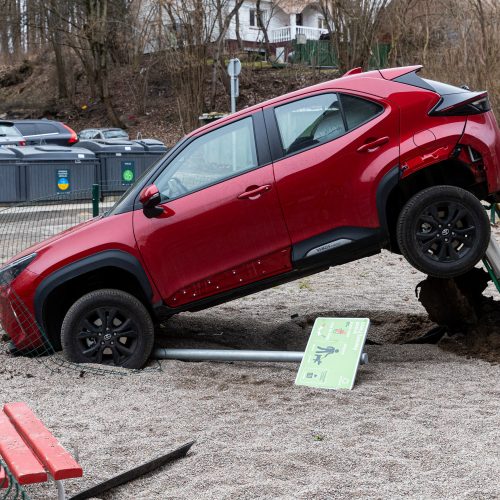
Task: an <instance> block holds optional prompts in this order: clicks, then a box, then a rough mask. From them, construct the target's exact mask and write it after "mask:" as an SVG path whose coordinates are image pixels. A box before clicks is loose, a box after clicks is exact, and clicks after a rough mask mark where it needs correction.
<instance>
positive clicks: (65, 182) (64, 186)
mask: <svg viewBox="0 0 500 500" xmlns="http://www.w3.org/2000/svg"><path fill="white" fill-rule="evenodd" d="M56 185H57V191H58V192H59V193H68V192H69V191H71V182H70V171H69V170H67V169H62V168H60V169H57V170H56Z"/></svg>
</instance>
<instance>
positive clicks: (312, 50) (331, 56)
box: [293, 40, 390, 69]
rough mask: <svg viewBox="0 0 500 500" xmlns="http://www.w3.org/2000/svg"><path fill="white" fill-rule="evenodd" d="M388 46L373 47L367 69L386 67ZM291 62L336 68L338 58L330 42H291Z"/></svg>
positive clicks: (384, 44)
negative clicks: (292, 52)
mask: <svg viewBox="0 0 500 500" xmlns="http://www.w3.org/2000/svg"><path fill="white" fill-rule="evenodd" d="M389 50H390V44H388V43H379V44H376V45H374V46H373V48H372V55H371V57H370V61H369V63H368V66H369V68H371V69H372V68H385V67H387V65H388V56H389ZM293 51H294V55H293V62H294V63H299V64H307V65H309V66H314V67H318V66H330V67H337V66H338V56H337V54H336V52H335V49H334V47H332V44H331V42H330V40H307V41H306V43H305V44H299V43H297V42H293Z"/></svg>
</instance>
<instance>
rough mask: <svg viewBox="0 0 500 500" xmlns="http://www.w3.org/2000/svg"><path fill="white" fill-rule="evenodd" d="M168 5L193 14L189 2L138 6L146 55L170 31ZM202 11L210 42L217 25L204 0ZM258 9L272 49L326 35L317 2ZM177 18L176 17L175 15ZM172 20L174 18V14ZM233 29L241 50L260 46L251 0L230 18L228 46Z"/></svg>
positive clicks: (161, 0)
mask: <svg viewBox="0 0 500 500" xmlns="http://www.w3.org/2000/svg"><path fill="white" fill-rule="evenodd" d="M168 4H170V6H171V7H172V8H171V12H179V13H181V12H182V15H183V16H185V14H186V12H188V13H189V12H194V10H192V8H190V5H189V0H188V2H186V3H185V2H184V1H183V0H146V1H145V2H144V3H141V7H140V9H139V10H140V12H141V15H140V18H141V19H142V22H143V23H144V24H146V25H149V26H150V29H148V30H147V31H148V33H149V35H150V36H149V37H148V42H147V44H146V52H152V51H155V50H157V49H158V48H160V47H159V46H158V36H157V34H158V33H163V34H166V33H168V32H169V31H171V30H172V29H173V28H172V15H171V14H170V15H169V14H168V10H167V9H168ZM206 5H207V8H206V12H204V14H203V16H204V20H205V23H206V24H207V25H208V26H212V28H211V29H210V32H211V35H210V36H209V38H210V39H212V40H214V39H215V38H216V37H217V32H218V23H217V22H216V20H215V17H213V14H214V13H213V12H211V6H212V4H210V3H209V0H206ZM233 8H234V0H229V1H228V2H227V3H226V4H225V6H224V12H225V13H226V14H227V13H229V12H231V11H232V9H233ZM260 10H261V11H262V20H263V23H264V26H265V27H266V29H267V33H268V37H269V42H270V43H271V44H273V46H274V47H279V46H283V45H286V44H287V43H288V42H290V41H292V40H295V39H298V40H302V41H305V40H318V39H319V37H320V36H321V35H322V34H324V33H327V32H328V30H327V25H326V20H325V18H324V16H323V15H322V13H321V9H320V7H319V4H318V2H317V1H308V0H303V1H297V0H274V1H272V0H268V1H264V0H263V1H261V5H260ZM179 15H180V14H179ZM174 17H175V15H174ZM184 22H185V21H184ZM237 26H238V27H239V29H238V31H239V38H240V40H241V41H242V44H243V48H244V49H245V50H258V49H259V48H260V47H261V46H262V42H263V41H264V36H263V32H262V29H261V28H260V27H259V23H258V18H257V7H256V1H255V0H245V1H244V2H243V4H242V6H241V7H240V8H239V10H238V13H237V16H233V18H232V20H231V23H230V25H229V28H228V30H227V32H226V35H225V38H226V40H227V41H229V42H230V43H236V41H237V40H238V36H237Z"/></svg>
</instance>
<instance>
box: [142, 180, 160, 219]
mask: <svg viewBox="0 0 500 500" xmlns="http://www.w3.org/2000/svg"><path fill="white" fill-rule="evenodd" d="M139 201H140V202H141V204H142V211H143V212H144V215H145V216H146V217H147V218H148V219H153V218H154V217H158V216H159V215H161V214H162V213H163V208H162V207H160V206H158V205H159V204H160V203H161V195H160V192H159V191H158V188H157V187H156V186H155V185H154V184H151V185H150V186H146V187H145V188H144V189H143V190H142V191H141V194H140V195H139Z"/></svg>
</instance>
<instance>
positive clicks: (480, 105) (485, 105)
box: [470, 96, 491, 113]
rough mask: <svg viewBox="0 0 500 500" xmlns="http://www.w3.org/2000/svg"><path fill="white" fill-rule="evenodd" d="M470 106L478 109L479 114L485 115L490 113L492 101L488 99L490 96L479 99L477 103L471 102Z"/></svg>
mask: <svg viewBox="0 0 500 500" xmlns="http://www.w3.org/2000/svg"><path fill="white" fill-rule="evenodd" d="M470 106H473V107H474V108H476V109H477V113H484V112H486V111H490V109H491V104H490V99H489V98H488V96H485V97H483V98H481V99H478V100H477V101H473V102H471V103H470Z"/></svg>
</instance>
